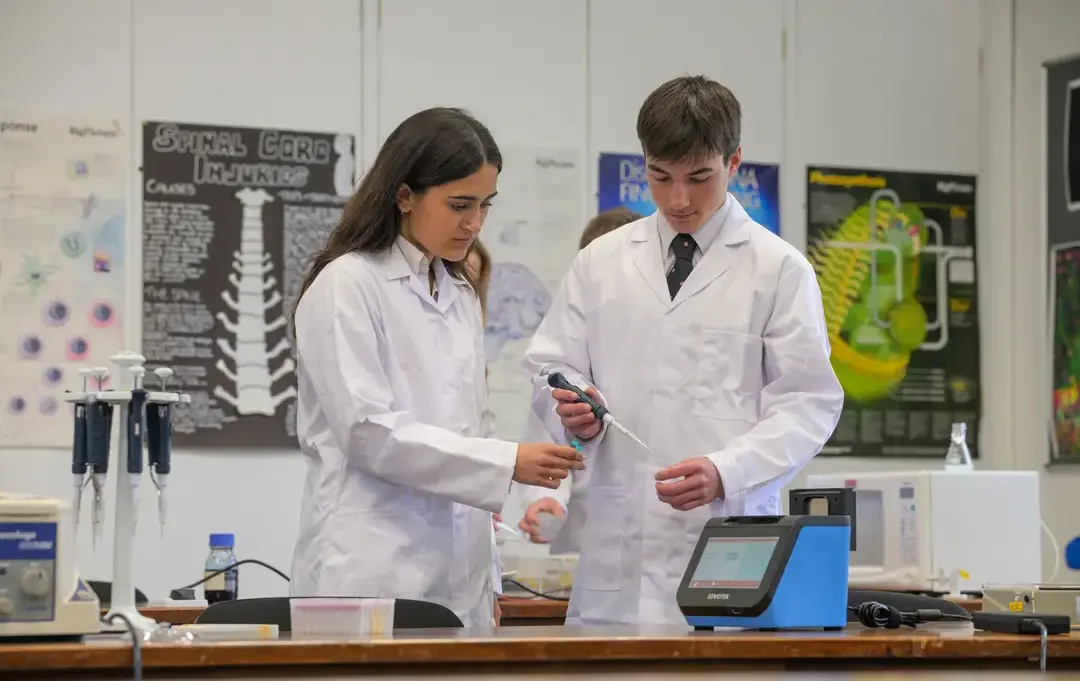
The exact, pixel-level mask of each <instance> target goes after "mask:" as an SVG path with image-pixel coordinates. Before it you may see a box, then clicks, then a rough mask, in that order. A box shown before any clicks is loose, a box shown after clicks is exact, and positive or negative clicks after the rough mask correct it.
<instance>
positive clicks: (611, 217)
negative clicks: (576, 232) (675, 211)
mask: <svg viewBox="0 0 1080 681" xmlns="http://www.w3.org/2000/svg"><path fill="white" fill-rule="evenodd" d="M641 217H642V216H640V215H638V214H637V213H635V212H634V211H632V210H630V209H628V208H625V207H623V206H619V207H618V208H612V209H611V210H606V211H604V212H603V213H600V214H599V215H597V216H596V217H594V218H593V219H592V220H589V224H587V225H585V230H584V231H583V232H582V233H581V241H580V242H579V243H578V249H579V250H580V249H583V248H585V247H586V246H588V245H589V244H591V243H592V242H593V239H596V238H597V237H601V236H604V235H605V234H607V233H608V232H614V231H615V230H616V229H618V228H619V227H622V226H623V225H626V224H629V223H631V222H633V221H635V220H640V219H641Z"/></svg>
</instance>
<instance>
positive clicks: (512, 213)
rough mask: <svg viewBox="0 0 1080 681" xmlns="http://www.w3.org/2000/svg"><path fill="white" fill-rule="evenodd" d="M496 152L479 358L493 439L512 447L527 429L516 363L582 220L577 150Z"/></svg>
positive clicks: (524, 382)
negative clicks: (484, 368)
mask: <svg viewBox="0 0 1080 681" xmlns="http://www.w3.org/2000/svg"><path fill="white" fill-rule="evenodd" d="M502 151H503V168H505V170H504V171H503V172H502V173H501V175H500V177H499V196H498V197H497V198H496V199H495V205H494V206H493V207H492V209H491V212H490V213H489V214H488V218H487V221H486V222H485V223H484V232H483V237H482V240H483V243H484V245H485V246H487V249H488V251H489V252H490V253H491V259H492V271H491V284H490V285H489V287H488V295H487V320H486V324H485V329H484V351H485V353H486V355H487V362H488V391H489V394H490V400H489V402H490V408H491V411H492V413H493V416H494V430H495V435H496V436H498V437H501V438H504V439H509V440H514V441H519V440H522V439H523V438H524V437H525V435H526V432H527V430H528V421H529V414H530V412H531V406H530V405H531V400H532V385H531V383H530V380H529V376H528V374H527V373H526V372H525V370H524V369H523V368H522V364H521V363H522V360H523V359H524V357H525V350H526V349H527V348H528V345H529V341H530V340H531V339H532V336H533V333H534V332H535V331H536V329H537V328H538V327H539V326H540V322H541V321H542V320H543V319H544V315H545V314H547V311H548V308H549V307H551V300H552V297H553V296H554V294H555V291H556V290H558V287H559V285H560V284H561V283H562V280H563V278H564V277H565V276H566V273H567V271H568V270H569V269H570V263H571V262H573V260H574V256H575V255H577V250H578V248H577V247H578V239H579V238H580V236H581V230H583V229H584V228H585V220H584V219H583V218H582V201H581V197H582V193H581V155H580V154H579V153H578V152H577V151H576V150H574V149H543V148H527V147H524V148H523V147H510V148H504V149H503V150H502ZM579 225H580V226H579ZM534 437H535V436H534Z"/></svg>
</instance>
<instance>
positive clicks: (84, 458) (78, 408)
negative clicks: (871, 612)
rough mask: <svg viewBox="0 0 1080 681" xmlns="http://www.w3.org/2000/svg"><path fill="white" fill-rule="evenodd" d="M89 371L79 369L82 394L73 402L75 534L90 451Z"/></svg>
mask: <svg viewBox="0 0 1080 681" xmlns="http://www.w3.org/2000/svg"><path fill="white" fill-rule="evenodd" d="M90 373H91V370H90V369H79V374H80V375H81V376H82V377H83V386H82V395H81V396H80V397H79V399H78V400H77V401H76V402H75V403H74V407H75V433H74V436H73V438H72V445H71V475H72V484H73V485H74V488H75V498H74V504H73V505H74V511H75V534H78V533H79V516H80V515H81V513H82V493H83V487H84V486H85V485H86V483H87V480H86V470H87V468H88V467H89V460H90V452H89V442H88V438H87V432H86V381H87V379H88V378H89V376H90Z"/></svg>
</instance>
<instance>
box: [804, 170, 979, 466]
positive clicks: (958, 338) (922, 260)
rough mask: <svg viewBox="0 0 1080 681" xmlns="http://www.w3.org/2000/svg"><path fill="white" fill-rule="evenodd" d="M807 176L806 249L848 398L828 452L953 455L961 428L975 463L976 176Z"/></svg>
mask: <svg viewBox="0 0 1080 681" xmlns="http://www.w3.org/2000/svg"><path fill="white" fill-rule="evenodd" d="M807 172H808V176H807V180H808V187H807V216H808V224H807V232H806V240H807V253H808V257H809V259H810V261H811V262H812V263H813V265H814V269H815V270H816V271H817V275H818V281H819V283H820V286H821V293H822V298H823V302H824V305H825V321H826V325H827V326H828V330H829V339H830V343H831V346H832V364H833V368H834V369H835V371H836V374H837V376H838V377H839V379H840V382H841V384H842V385H843V386H844V394H845V403H844V411H843V414H842V415H841V418H840V423H839V425H838V426H837V428H836V431H835V433H834V434H833V437H832V439H831V440H830V441H829V443H828V445H827V446H826V447H825V449H824V450H822V453H823V454H826V455H829V454H832V455H847V456H873V457H923V456H925V457H935V458H941V459H944V457H945V453H946V451H947V449H948V445H949V436H950V431H951V427H952V424H953V423H964V424H966V428H967V443H968V447H969V448H970V450H971V455H972V457H973V458H974V457H978V456H979V454H978V452H979V447H978V435H979V416H980V404H981V395H980V375H979V368H980V367H979V320H978V306H977V300H978V298H977V295H976V292H977V289H976V282H975V270H976V268H975V233H976V228H975V224H976V223H975V196H976V191H975V189H976V181H975V177H973V176H965V175H949V174H941V173H916V172H900V171H885V170H873V169H853V168H825V167H810V168H808V169H807Z"/></svg>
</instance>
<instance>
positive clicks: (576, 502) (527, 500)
mask: <svg viewBox="0 0 1080 681" xmlns="http://www.w3.org/2000/svg"><path fill="white" fill-rule="evenodd" d="M525 433H526V435H525V441H526V442H545V441H549V440H551V436H550V435H549V434H548V431H547V426H546V425H545V424H544V423H543V421H541V420H540V418H539V417H537V415H536V414H535V413H532V412H531V411H530V413H529V415H528V418H527V421H526V430H525ZM588 489H589V469H588V468H586V469H585V470H582V471H570V477H569V478H567V479H566V480H563V482H562V484H561V485H559V488H558V489H547V488H546V487H535V486H533V485H522V486H521V487H520V492H519V496H520V498H521V505H522V507H523V508H525V509H527V508H529V506H530V505H532V504H533V503H535V502H537V501H539V500H541V499H544V498H547V497H550V498H552V499H554V500H555V501H557V502H559V504H561V505H562V507H563V510H564V511H565V512H566V517H565V520H564V521H563V524H562V527H560V528H559V531H558V532H557V533H556V534H555V536H554V537H553V538H552V539H551V542H550V543H549V544H548V550H549V551H550V553H551V555H556V554H566V553H578V552H579V551H580V550H581V531H582V529H583V528H584V527H585V506H586V502H585V500H586V498H587V494H588Z"/></svg>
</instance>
